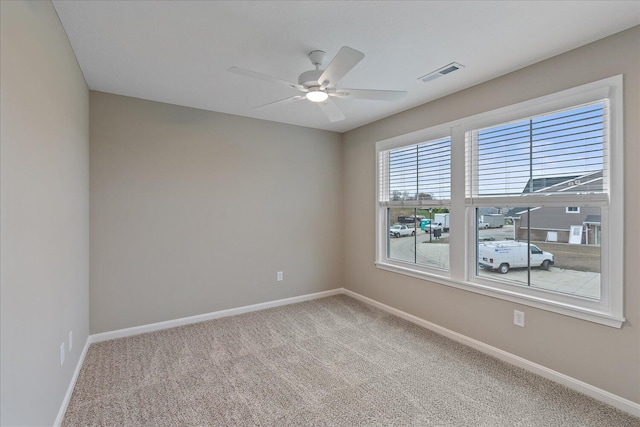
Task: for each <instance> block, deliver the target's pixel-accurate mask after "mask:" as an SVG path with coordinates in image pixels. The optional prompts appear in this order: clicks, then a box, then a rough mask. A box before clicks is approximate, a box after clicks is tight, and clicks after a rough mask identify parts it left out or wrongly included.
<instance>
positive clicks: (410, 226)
mask: <svg viewBox="0 0 640 427" xmlns="http://www.w3.org/2000/svg"><path fill="white" fill-rule="evenodd" d="M379 156H380V162H379V163H380V165H381V179H380V193H379V194H380V198H379V199H380V205H381V206H382V207H384V209H385V210H384V216H385V218H386V224H387V227H388V229H389V233H388V235H387V241H386V242H385V243H386V254H387V258H388V259H390V260H394V261H396V262H402V263H405V264H409V265H411V266H412V267H422V268H426V269H439V270H443V271H446V270H448V269H449V245H448V244H445V243H446V242H447V239H448V234H447V233H448V231H449V213H450V206H449V201H450V199H451V138H450V137H443V138H437V139H433V140H429V141H423V142H419V143H417V144H410V145H405V146H402V147H400V148H395V149H390V150H384V151H381V152H380V153H379Z"/></svg>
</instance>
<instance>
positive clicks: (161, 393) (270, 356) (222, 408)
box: [63, 295, 640, 427]
mask: <svg viewBox="0 0 640 427" xmlns="http://www.w3.org/2000/svg"><path fill="white" fill-rule="evenodd" d="M63 425H65V426H90V425H111V426H182V425H184V426H229V425H242V426H244V425H247V426H290V425H295V426H314V425H318V426H360V425H379V426H390V425H400V426H409V425H415V426H427V425H433V426H545V427H550V426H607V427H612V426H639V425H640V420H639V419H637V418H634V417H631V416H629V415H627V414H625V413H624V412H621V411H619V410H617V409H614V408H612V407H610V406H607V405H604V404H601V403H599V402H597V401H595V400H593V399H591V398H589V397H586V396H584V395H581V394H579V393H576V392H574V391H571V390H569V389H567V388H565V387H562V386H560V385H557V384H555V383H553V382H551V381H548V380H545V379H543V378H541V377H539V376H536V375H534V374H531V373H529V372H526V371H524V370H522V369H519V368H516V367H513V366H511V365H508V364H505V363H503V362H500V361H498V360H496V359H494V358H491V357H489V356H486V355H484V354H482V353H480V352H478V351H475V350H473V349H471V348H468V347H465V346H463V345H460V344H458V343H456V342H454V341H451V340H449V339H447V338H444V337H442V336H440V335H437V334H435V333H433V332H430V331H428V330H426V329H423V328H421V327H419V326H416V325H414V324H412V323H409V322H406V321H404V320H402V319H399V318H397V317H395V316H391V315H389V314H387V313H385V312H383V311H380V310H377V309H375V308H372V307H370V306H368V305H365V304H362V303H360V302H358V301H356V300H354V299H352V298H349V297H347V296H344V295H339V296H335V297H330V298H324V299H319V300H315V301H310V302H303V303H299V304H293V305H289V306H284V307H278V308H273V309H269V310H264V311H260V312H254V313H248V314H243V315H239V316H234V317H227V318H223V319H218V320H212V321H208V322H203V323H198V324H193V325H188V326H182V327H178V328H174V329H168V330H163V331H159V332H153V333H149V334H143V335H138V336H134V337H129V338H122V339H117V340H112V341H105V342H100V343H96V344H93V345H91V346H90V348H89V351H88V353H87V356H86V359H85V362H84V365H83V367H82V370H81V372H80V376H79V378H78V382H77V384H76V387H75V390H74V392H73V396H72V398H71V402H70V404H69V408H68V410H67V413H66V416H65V418H64V422H63Z"/></svg>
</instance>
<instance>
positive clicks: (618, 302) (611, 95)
mask: <svg viewBox="0 0 640 427" xmlns="http://www.w3.org/2000/svg"><path fill="white" fill-rule="evenodd" d="M622 83H623V79H622V76H621V75H618V76H614V77H610V78H606V79H603V80H599V81H596V82H593V83H589V84H585V85H582V86H578V87H575V88H571V89H567V90H564V91H561V92H558V93H554V94H551V95H547V96H543V97H540V98H536V99H533V100H529V101H525V102H521V103H518V104H514V105H511V106H507V107H503V108H500V109H497V110H493V111H489V112H486V113H481V114H478V115H475V116H471V117H467V118H463V119H459V120H456V121H452V122H449V123H445V124H441V125H437V126H434V127H431V128H428V129H424V130H420V131H417V132H413V133H410V134H406V135H400V136H396V137H394V138H390V139H387V140H383V141H378V142H377V143H376V165H377V169H376V208H375V209H376V260H375V264H376V266H377V267H378V268H381V269H385V270H389V271H393V272H396V273H401V274H404V275H408V276H411V277H417V278H420V279H423V280H428V281H430V282H435V283H439V284H442V285H446V286H452V287H455V288H459V289H464V290H467V291H471V292H475V293H479V294H483V295H488V296H491V297H495V298H500V299H503V300H507V301H511V302H515V303H518V304H523V305H527V306H531V307H536V308H540V309H543V310H547V311H551V312H555V313H560V314H563V315H567V316H571V317H575V318H579V319H583V320H587V321H591V322H595V323H599V324H603V325H606V326H611V327H616V328H620V327H621V326H622V324H623V323H624V321H625V319H624V312H623V308H624V304H623V303H624V301H623V293H624V292H623V291H624V259H623V255H624V253H623V248H624V224H623V218H624V198H623V192H624V170H623V165H624V162H623V159H624V156H623V141H624V135H623V99H622V94H623V85H622ZM603 99H608V103H609V124H610V127H609V138H608V141H609V144H608V150H609V151H608V155H607V156H606V159H607V160H606V161H607V162H608V164H607V165H606V166H605V170H606V171H607V174H608V177H607V178H608V184H607V188H608V189H609V191H608V194H604V195H602V198H603V199H602V200H600V203H599V204H598V206H600V207H601V217H602V218H601V219H602V222H601V224H602V226H601V233H602V234H601V239H602V244H601V267H602V273H601V298H600V300H599V301H594V300H589V299H587V298H581V297H578V296H570V295H564V294H558V293H553V292H550V291H545V290H542V289H536V288H532V287H521V286H514V285H510V284H507V283H505V282H499V281H492V280H487V279H486V278H484V279H483V278H480V277H478V276H476V274H475V266H476V260H477V255H476V241H475V230H476V224H475V221H476V217H475V207H476V206H480V204H482V205H484V206H492V205H493V200H492V199H491V198H482V199H476V200H475V201H474V200H470V198H468V197H466V196H467V195H466V193H465V179H466V177H465V133H466V132H469V131H472V130H475V129H481V128H486V127H490V126H494V125H499V124H501V123H506V122H509V121H514V120H519V119H522V118H526V117H531V116H536V115H542V114H546V113H549V112H553V111H557V110H561V109H565V108H571V107H574V106H578V105H582V104H586V103H591V102H595V101H599V100H603ZM446 136H450V137H451V174H452V177H451V203H450V208H451V213H450V225H451V230H450V234H449V242H450V243H449V244H450V250H449V257H450V260H449V271H442V270H434V269H429V268H425V267H422V266H416V265H412V264H407V263H403V262H399V261H396V260H393V259H389V258H388V257H387V246H386V245H387V236H388V230H387V223H386V221H387V217H386V209H387V207H386V206H384V205H383V204H381V203H380V202H379V201H378V197H379V193H378V192H379V191H380V182H379V180H380V173H379V170H380V169H379V168H381V167H384V166H385V165H381V164H379V158H380V155H379V153H380V152H382V151H386V150H390V149H394V148H399V147H402V146H405V145H411V144H415V143H419V142H422V141H426V140H432V139H436V138H442V137H446ZM603 201H604V202H605V203H604V207H603V203H602V202H603ZM501 202H502V200H501ZM519 203H520V206H523V207H526V206H525V205H529V206H531V202H530V201H527V202H524V201H518V200H514V205H513V207H516V206H518V204H519ZM554 204H555V205H557V206H564V207H566V206H572V205H573V206H585V203H584V201H583V200H581V198H580V196H579V195H567V196H566V197H563V198H562V200H558V201H557V202H556V201H552V202H550V203H547V204H546V205H547V206H550V205H554ZM587 205H588V204H587ZM463 253H464V254H465V255H464V256H460V255H459V254H463Z"/></svg>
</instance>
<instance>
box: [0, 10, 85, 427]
mask: <svg viewBox="0 0 640 427" xmlns="http://www.w3.org/2000/svg"><path fill="white" fill-rule="evenodd" d="M0 16H1V23H0V29H1V33H0V41H1V46H0V84H1V90H0V91H1V93H2V101H1V105H0V123H1V126H0V127H1V131H0V147H1V149H0V152H1V163H0V182H1V184H0V186H1V199H0V204H1V207H2V211H1V212H2V213H1V233H0V234H1V238H0V242H1V249H0V253H1V256H0V263H1V270H2V272H1V285H0V294H1V296H0V301H1V303H0V305H1V307H0V315H1V322H0V323H1V334H0V335H1V340H2V341H1V344H0V351H1V353H0V360H1V364H2V372H1V375H0V382H1V383H2V387H1V394H2V404H1V407H0V413H1V416H0V424H2V425H7V426H8V425H12V426H13V425H29V426H34V425H51V424H53V422H54V420H55V419H56V415H57V413H58V410H59V408H60V405H61V404H62V401H63V398H64V396H65V392H66V391H67V387H68V386H69V383H70V382H71V378H72V376H73V372H74V370H75V367H76V365H77V363H78V360H79V358H80V355H81V353H82V349H83V346H84V344H85V342H86V341H87V337H88V334H89V312H88V310H89V90H88V89H87V86H86V84H85V81H84V78H83V76H82V73H81V72H80V68H79V67H78V64H77V63H76V59H75V56H74V54H73V51H72V50H71V47H70V45H69V42H68V40H67V37H66V35H65V33H64V30H63V29H62V25H61V24H60V22H59V21H58V16H57V14H56V12H55V10H54V9H53V6H52V5H51V3H50V2H17V1H11V2H9V1H2V2H0ZM69 331H73V348H72V349H71V351H69V350H68V333H69ZM62 343H64V345H65V359H66V360H65V362H64V365H63V366H60V345H61V344H62Z"/></svg>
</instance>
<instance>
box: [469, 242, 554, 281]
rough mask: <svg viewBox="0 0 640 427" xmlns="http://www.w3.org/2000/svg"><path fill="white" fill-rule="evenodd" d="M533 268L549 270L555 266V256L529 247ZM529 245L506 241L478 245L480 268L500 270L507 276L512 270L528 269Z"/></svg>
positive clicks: (534, 246)
mask: <svg viewBox="0 0 640 427" xmlns="http://www.w3.org/2000/svg"><path fill="white" fill-rule="evenodd" d="M529 248H530V250H529V252H530V257H531V258H530V259H531V267H540V268H542V269H543V270H548V269H549V266H551V265H553V262H554V261H553V254H552V253H549V252H545V251H543V250H542V249H540V248H539V247H537V246H536V245H529ZM527 252H528V251H527V243H526V242H515V241H509V240H505V241H502V242H486V243H480V244H479V245H478V263H479V264H480V267H482V268H487V269H492V270H498V271H499V272H500V273H502V274H506V273H507V272H508V271H509V269H510V268H517V267H527V261H528V259H527Z"/></svg>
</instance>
